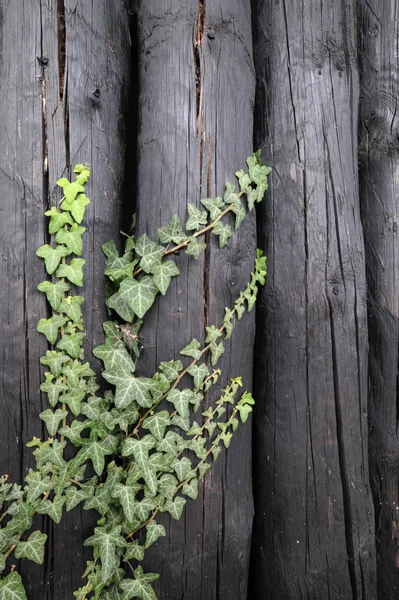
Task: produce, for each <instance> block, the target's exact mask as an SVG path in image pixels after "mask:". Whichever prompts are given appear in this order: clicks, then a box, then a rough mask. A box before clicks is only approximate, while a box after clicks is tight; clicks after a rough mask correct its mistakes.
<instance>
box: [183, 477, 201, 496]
mask: <svg viewBox="0 0 399 600" xmlns="http://www.w3.org/2000/svg"><path fill="white" fill-rule="evenodd" d="M181 491H182V493H183V494H185V495H186V496H188V497H189V498H192V499H193V500H196V498H197V496H198V479H197V478H196V477H194V478H193V479H191V480H190V481H189V482H188V483H185V484H184V485H183V487H182V490H181Z"/></svg>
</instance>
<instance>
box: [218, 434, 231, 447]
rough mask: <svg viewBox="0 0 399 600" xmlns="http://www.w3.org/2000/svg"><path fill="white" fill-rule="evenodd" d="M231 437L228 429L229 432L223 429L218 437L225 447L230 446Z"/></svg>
mask: <svg viewBox="0 0 399 600" xmlns="http://www.w3.org/2000/svg"><path fill="white" fill-rule="evenodd" d="M232 437H233V434H232V433H231V432H230V431H229V432H226V431H223V433H221V434H220V439H221V440H222V441H223V444H224V447H225V448H228V447H229V446H230V442H231V438H232Z"/></svg>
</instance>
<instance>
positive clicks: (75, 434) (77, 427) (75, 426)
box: [58, 420, 88, 447]
mask: <svg viewBox="0 0 399 600" xmlns="http://www.w3.org/2000/svg"><path fill="white" fill-rule="evenodd" d="M87 427H88V425H87V423H84V422H83V421H77V420H74V421H72V423H71V424H70V425H67V426H66V427H61V428H60V429H59V430H58V434H59V435H63V436H64V437H66V438H67V439H68V440H69V441H70V442H71V443H72V444H73V445H74V446H76V447H78V446H81V445H82V443H83V440H82V438H81V437H80V434H81V433H82V431H84V430H85V429H87Z"/></svg>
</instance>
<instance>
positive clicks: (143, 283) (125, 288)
mask: <svg viewBox="0 0 399 600" xmlns="http://www.w3.org/2000/svg"><path fill="white" fill-rule="evenodd" d="M157 293H158V288H157V286H156V285H155V283H154V281H153V278H152V277H151V276H148V275H146V276H144V277H143V278H142V279H141V280H140V281H136V280H135V279H125V280H124V281H122V283H121V285H120V288H119V290H118V292H117V293H116V294H113V295H112V296H111V297H110V298H109V299H108V306H109V307H110V308H113V309H114V310H115V311H116V312H117V313H118V314H119V315H120V316H121V317H122V319H125V320H126V321H132V320H133V317H134V315H137V316H138V317H140V318H142V317H143V316H144V315H145V313H146V312H147V311H148V310H149V308H151V306H152V304H153V303H154V300H155V297H156V295H157Z"/></svg>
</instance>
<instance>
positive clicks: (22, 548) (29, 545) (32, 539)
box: [14, 531, 47, 565]
mask: <svg viewBox="0 0 399 600" xmlns="http://www.w3.org/2000/svg"><path fill="white" fill-rule="evenodd" d="M46 540H47V535H46V534H45V533H42V532H41V531H33V532H32V533H31V534H30V536H29V537H28V539H27V541H26V542H18V543H17V547H16V548H15V551H14V555H15V558H27V559H28V560H31V561H33V562H35V563H36V564H38V565H42V564H43V562H44V544H45V543H46Z"/></svg>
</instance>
